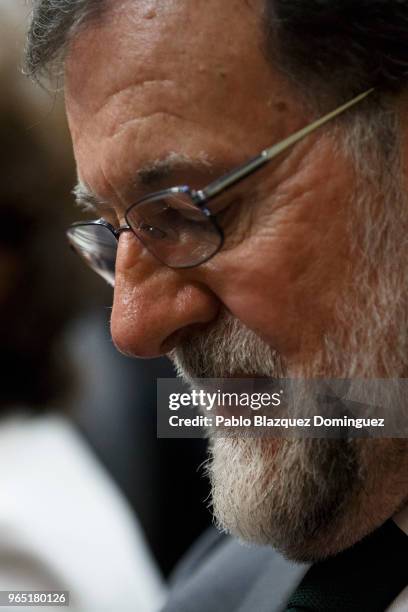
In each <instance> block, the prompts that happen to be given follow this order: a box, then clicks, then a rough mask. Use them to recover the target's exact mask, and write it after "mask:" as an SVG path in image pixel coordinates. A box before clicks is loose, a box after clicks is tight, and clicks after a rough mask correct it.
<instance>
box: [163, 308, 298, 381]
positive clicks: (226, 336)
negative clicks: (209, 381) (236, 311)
mask: <svg viewBox="0 0 408 612" xmlns="http://www.w3.org/2000/svg"><path fill="white" fill-rule="evenodd" d="M168 357H169V358H170V359H171V361H172V362H173V364H174V365H175V368H176V371H177V374H178V375H179V376H181V377H182V378H184V379H185V380H186V381H187V382H191V380H192V379H194V378H230V377H239V376H250V377H254V378H255V377H257V376H262V377H268V378H281V377H283V376H284V374H285V371H286V368H285V365H284V362H283V359H282V358H281V356H280V355H279V354H278V352H277V351H275V350H274V349H273V348H272V347H270V346H269V345H268V344H266V342H264V341H263V340H262V339H261V338H260V337H259V336H257V335H256V334H255V333H254V332H253V331H252V330H250V329H248V328H247V327H246V326H245V325H243V324H242V323H241V321H239V320H238V319H237V318H236V317H234V316H233V315H232V314H231V313H230V312H228V311H227V310H224V311H223V312H222V313H221V314H220V316H219V317H218V319H217V320H216V321H215V323H214V324H213V325H212V326H211V327H209V328H206V329H205V330H200V331H198V332H196V333H193V334H192V335H190V336H189V337H188V338H185V339H184V341H183V342H182V343H181V344H180V345H179V346H177V347H176V348H175V349H173V350H172V351H171V352H170V353H169V354H168Z"/></svg>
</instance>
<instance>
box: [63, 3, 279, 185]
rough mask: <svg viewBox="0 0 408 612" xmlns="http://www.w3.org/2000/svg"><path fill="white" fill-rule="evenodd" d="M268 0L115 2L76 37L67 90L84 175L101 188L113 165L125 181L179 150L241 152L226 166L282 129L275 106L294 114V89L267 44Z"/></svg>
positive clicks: (112, 177) (112, 176) (114, 177)
mask: <svg viewBox="0 0 408 612" xmlns="http://www.w3.org/2000/svg"><path fill="white" fill-rule="evenodd" d="M262 6H263V2H261V0H228V2H222V1H221V0H195V1H194V2H191V0H145V1H137V2H135V1H134V0H125V1H124V2H120V3H113V2H112V3H111V5H110V6H108V10H107V11H105V12H104V13H103V15H102V16H101V17H100V19H98V20H97V21H92V22H91V23H89V24H88V25H86V27H85V28H84V29H82V30H81V31H80V32H79V33H78V34H77V35H76V37H75V38H74V40H73V41H72V42H71V45H70V47H69V49H68V55H67V61H66V78H65V97H66V106H67V113H68V119H69V123H70V128H71V133H72V136H73V142H74V149H75V155H76V159H77V164H78V167H79V173H80V176H81V178H82V179H83V180H84V182H86V183H88V184H89V185H91V188H92V189H93V191H95V192H98V190H99V191H100V192H101V190H100V189H99V187H100V186H101V185H102V183H103V182H104V175H105V176H106V173H107V172H108V173H109V181H105V187H107V184H108V183H109V182H112V181H113V182H114V183H120V182H121V183H124V182H126V180H127V178H126V176H125V175H126V174H127V175H128V177H130V176H131V174H132V173H133V174H134V171H135V168H138V167H141V166H144V165H145V164H146V163H147V164H149V163H150V162H151V161H152V160H157V159H159V158H163V157H166V156H167V155H168V154H169V153H172V152H173V151H175V152H176V153H181V154H183V155H186V156H189V157H192V158H197V157H200V156H201V157H202V154H203V152H204V153H207V154H208V157H209V158H212V159H213V158H214V159H216V158H217V157H220V158H221V157H223V156H224V157H225V155H224V153H225V151H226V150H227V149H228V150H229V152H232V151H235V152H236V151H238V152H239V155H240V156H239V157H238V158H237V159H234V158H233V157H231V159H229V160H227V161H226V162H225V168H226V167H228V166H229V165H233V164H234V163H236V162H240V161H242V160H243V159H245V157H246V156H247V155H248V154H250V155H252V154H255V153H257V152H258V149H259V150H260V148H261V146H262V147H263V146H267V145H268V144H271V142H273V141H274V140H275V139H277V138H278V137H279V136H281V135H282V133H283V131H284V129H285V127H284V121H277V113H278V115H279V114H280V115H281V117H280V118H281V119H282V115H283V114H284V113H286V115H288V114H289V113H288V109H287V104H285V103H282V101H285V100H286V101H287V100H288V94H287V88H286V91H285V86H284V84H283V82H282V78H281V77H280V76H279V75H278V73H277V72H276V71H274V70H273V69H272V66H271V63H270V62H269V60H267V59H266V57H265V55H264V54H263V51H262V48H263V47H262V44H263V30H262ZM271 106H272V107H273V106H274V107H275V109H280V110H278V111H277V113H276V112H275V113H274V112H273V110H274V109H273V108H271ZM282 109H283V110H282ZM278 119H279V117H278ZM286 127H287V126H286ZM119 159H121V162H120V164H119V161H118V160H119ZM124 164H125V165H124ZM126 164H127V165H126ZM218 165H219V166H220V167H221V166H222V165H223V164H218ZM119 166H120V167H119ZM98 173H99V174H98ZM119 174H121V176H119ZM102 187H103V185H102ZM105 192H106V189H105Z"/></svg>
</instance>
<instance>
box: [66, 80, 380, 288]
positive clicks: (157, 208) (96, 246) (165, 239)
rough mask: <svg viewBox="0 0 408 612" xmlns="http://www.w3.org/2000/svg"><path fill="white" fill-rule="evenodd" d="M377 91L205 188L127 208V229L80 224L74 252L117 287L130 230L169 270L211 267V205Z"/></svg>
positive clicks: (218, 238) (73, 232)
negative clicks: (120, 252) (124, 237)
mask: <svg viewBox="0 0 408 612" xmlns="http://www.w3.org/2000/svg"><path fill="white" fill-rule="evenodd" d="M372 91H374V90H373V89H370V90H368V91H366V92H364V93H363V94H360V95H359V96H357V97H356V98H353V99H352V100H351V101H349V102H347V103H346V104H343V105H342V106H339V107H338V108H336V109H335V110H334V111H332V112H331V113H329V114H327V115H325V116H324V117H322V118H320V119H318V120H317V121H315V122H313V123H311V124H310V125H308V126H306V127H304V128H303V129H301V130H299V131H298V132H296V133H295V134H292V135H291V136H289V137H288V138H285V139H284V140H282V141H281V142H279V143H277V144H275V145H273V146H272V147H270V148H268V149H265V150H264V151H262V152H261V153H260V154H259V155H257V156H256V157H254V158H252V159H251V160H249V161H248V162H246V163H245V164H243V165H241V166H239V167H238V168H235V169H234V170H231V171H230V172H228V173H227V174H224V175H223V176H222V177H221V178H219V179H217V180H215V181H213V182H212V183H210V184H209V185H207V187H204V188H203V189H201V190H195V189H192V188H190V187H188V186H181V187H172V188H170V189H166V190H164V191H159V192H157V193H153V194H150V195H148V196H146V197H144V198H142V199H140V200H138V201H137V202H135V203H134V204H132V205H131V206H130V207H129V208H128V209H127V211H126V214H125V220H126V225H124V226H122V227H119V228H117V229H115V228H114V227H113V226H112V225H110V224H109V223H107V222H106V221H105V220H104V219H99V220H97V221H87V222H79V223H74V224H73V225H71V227H70V228H69V229H68V230H67V237H68V240H69V242H70V244H71V246H72V248H73V249H74V250H75V251H76V252H77V253H78V254H79V255H80V257H81V258H82V259H83V260H84V261H85V262H86V263H87V264H88V265H89V267H90V268H92V270H94V272H96V273H97V274H99V275H100V276H102V277H103V278H104V279H105V280H107V281H108V282H109V283H110V284H111V285H114V281H115V263H116V252H117V247H118V240H119V237H120V234H121V233H122V232H125V231H131V232H133V234H134V235H135V236H136V237H137V238H138V239H139V240H140V242H141V243H142V244H143V245H144V246H145V247H146V249H147V250H148V251H149V252H150V253H151V254H152V255H154V256H155V257H156V259H158V260H159V261H160V262H161V263H162V264H164V265H166V266H168V267H169V268H175V269H179V268H193V267H196V266H199V265H201V264H203V263H205V262H206V261H208V260H209V259H211V258H212V257H214V255H216V254H217V253H218V252H219V251H220V249H221V248H222V246H223V244H224V234H223V231H222V229H221V227H220V226H219V224H218V223H217V215H216V214H212V213H211V211H210V210H209V208H208V204H209V203H210V202H212V201H213V200H214V198H216V197H217V196H220V195H221V194H223V193H224V192H225V191H226V190H227V189H229V188H231V187H232V186H234V185H237V184H238V183H240V181H242V180H243V179H245V178H246V177H248V176H250V175H252V174H253V173H254V172H256V171H257V170H259V169H260V168H262V167H264V166H265V165H266V164H267V163H268V162H270V161H271V160H272V159H274V158H275V157H277V156H278V155H280V154H281V153H283V152H284V151H286V150H287V149H289V147H292V146H293V145H295V144H296V143H298V142H300V141H301V140H302V139H303V138H305V137H306V136H308V135H309V134H311V133H312V132H314V131H315V130H317V129H318V128H319V127H321V126H323V125H325V124H326V123H328V122H329V121H330V120H331V119H334V118H335V117H337V116H338V115H340V114H342V113H344V112H345V111H346V110H348V109H349V108H351V107H352V106H354V105H356V104H358V103H359V102H361V101H362V100H364V99H365V98H366V97H367V96H368V95H369V94H370V93H372Z"/></svg>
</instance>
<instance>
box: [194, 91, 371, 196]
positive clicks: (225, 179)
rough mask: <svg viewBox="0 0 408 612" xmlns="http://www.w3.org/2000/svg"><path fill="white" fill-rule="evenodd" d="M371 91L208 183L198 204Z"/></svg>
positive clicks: (356, 102)
mask: <svg viewBox="0 0 408 612" xmlns="http://www.w3.org/2000/svg"><path fill="white" fill-rule="evenodd" d="M373 91H374V88H372V89H369V90H368V91H365V92H364V93H362V94H360V95H359V96H357V97H356V98H353V99H352V100H350V101H349V102H346V103H345V104H343V105H342V106H339V107H338V108H336V109H335V110H334V111H332V112H331V113H329V114H328V115H325V116H324V117H321V118H320V119H318V120H317V121H314V122H313V123H311V124H310V125H307V126H306V127H304V128H302V129H301V130H299V131H298V132H296V133H295V134H292V135H291V136H289V137H288V138H285V140H282V141H281V142H278V143H277V144H275V145H273V146H272V147H270V148H268V149H265V150H264V151H262V153H261V154H260V155H258V156H257V157H254V158H253V159H251V160H250V161H249V162H247V163H245V164H244V165H242V166H240V167H239V168H236V169H235V170H232V171H231V172H229V173H227V174H225V175H224V176H222V177H221V178H219V179H217V180H216V181H214V182H212V183H210V185H208V186H207V187H206V188H205V189H203V190H201V191H198V192H197V199H198V200H199V202H200V201H208V200H210V199H211V198H213V197H215V196H216V195H218V194H220V193H221V192H222V191H224V189H227V188H228V187H230V186H231V185H233V184H235V183H238V182H239V181H241V180H242V179H244V178H245V177H247V176H248V175H250V174H252V172H255V170H258V169H259V168H262V166H264V165H265V164H266V163H268V162H269V161H270V160H271V159H273V158H274V157H276V156H277V155H279V154H280V153H283V152H284V151H286V149H288V148H289V147H291V146H292V145H294V144H296V143H297V142H299V141H300V140H302V139H303V138H305V137H306V136H308V135H309V134H311V133H312V132H314V131H315V130H317V129H318V128H319V127H321V126H323V125H325V124H326V123H328V122H329V121H331V119H334V118H335V117H337V116H338V115H341V114H342V113H344V111H346V110H347V109H349V108H351V107H352V106H354V105H356V104H358V103H359V102H361V101H362V100H364V98H366V97H367V96H369V95H370V94H371V93H372V92H373Z"/></svg>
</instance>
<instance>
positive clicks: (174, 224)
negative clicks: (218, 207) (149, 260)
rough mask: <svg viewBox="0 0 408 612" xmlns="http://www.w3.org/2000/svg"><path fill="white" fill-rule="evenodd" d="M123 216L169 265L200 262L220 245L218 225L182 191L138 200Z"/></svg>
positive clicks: (185, 265)
mask: <svg viewBox="0 0 408 612" xmlns="http://www.w3.org/2000/svg"><path fill="white" fill-rule="evenodd" d="M126 218H127V222H128V224H129V225H130V227H131V228H132V229H133V231H134V232H135V234H136V235H137V237H138V238H139V239H140V241H141V242H142V243H143V244H144V245H145V246H146V248H147V249H148V250H149V251H150V252H151V253H153V255H155V256H156V257H157V259H159V260H160V261H161V262H163V263H164V264H166V265H168V266H170V267H172V268H187V267H190V266H196V265H199V264H200V263H203V262H204V261H206V260H207V259H209V258H210V257H211V256H212V255H214V254H215V253H216V252H217V251H218V250H219V248H220V246H221V244H222V235H221V232H220V231H219V229H218V228H217V226H216V225H215V224H214V223H213V221H212V220H211V219H209V218H208V217H207V215H205V213H204V212H203V211H201V210H200V209H199V208H198V207H197V206H195V205H194V204H193V203H192V201H191V199H190V197H189V196H188V195H187V194H184V193H178V194H169V195H167V194H166V195H165V196H156V197H154V198H149V199H146V200H144V201H142V202H139V203H138V204H135V205H134V206H133V207H132V208H131V209H130V210H129V211H128V213H127V216H126Z"/></svg>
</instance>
